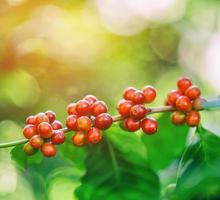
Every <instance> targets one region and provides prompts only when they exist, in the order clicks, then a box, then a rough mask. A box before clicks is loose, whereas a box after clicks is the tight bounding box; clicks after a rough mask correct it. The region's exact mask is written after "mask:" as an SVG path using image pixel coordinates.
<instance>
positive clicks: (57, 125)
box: [51, 120, 63, 130]
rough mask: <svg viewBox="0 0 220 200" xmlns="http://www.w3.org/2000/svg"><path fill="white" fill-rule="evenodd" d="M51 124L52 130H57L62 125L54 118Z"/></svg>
mask: <svg viewBox="0 0 220 200" xmlns="http://www.w3.org/2000/svg"><path fill="white" fill-rule="evenodd" d="M51 126H52V128H53V130H58V129H61V128H62V127H63V124H62V123H61V122H60V121H58V120H54V122H53V123H52V124H51Z"/></svg>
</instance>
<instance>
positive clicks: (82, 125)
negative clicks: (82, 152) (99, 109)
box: [76, 116, 92, 131]
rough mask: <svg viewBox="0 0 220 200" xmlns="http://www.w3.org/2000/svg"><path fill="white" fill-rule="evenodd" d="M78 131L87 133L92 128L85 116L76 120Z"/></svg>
mask: <svg viewBox="0 0 220 200" xmlns="http://www.w3.org/2000/svg"><path fill="white" fill-rule="evenodd" d="M76 124H77V129H78V130H79V131H88V130H89V129H90V128H91V126H92V121H91V119H89V118H88V117H87V116H81V117H79V118H78V119H77V120H76Z"/></svg>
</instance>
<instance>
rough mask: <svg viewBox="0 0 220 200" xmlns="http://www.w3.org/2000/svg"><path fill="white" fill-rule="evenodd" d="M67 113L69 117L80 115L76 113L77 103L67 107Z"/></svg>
mask: <svg viewBox="0 0 220 200" xmlns="http://www.w3.org/2000/svg"><path fill="white" fill-rule="evenodd" d="M66 111H67V113H68V114H69V115H78V113H77V112H76V103H70V104H69V105H68V106H67V107H66Z"/></svg>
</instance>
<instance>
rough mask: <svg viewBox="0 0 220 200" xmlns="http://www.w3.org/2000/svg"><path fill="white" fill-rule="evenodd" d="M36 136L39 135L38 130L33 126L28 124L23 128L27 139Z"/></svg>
mask: <svg viewBox="0 0 220 200" xmlns="http://www.w3.org/2000/svg"><path fill="white" fill-rule="evenodd" d="M36 134H37V128H36V126H34V125H32V124H28V125H26V126H25V127H24V128H23V135H24V137H26V138H27V139H30V138H32V137H33V136H34V135H36Z"/></svg>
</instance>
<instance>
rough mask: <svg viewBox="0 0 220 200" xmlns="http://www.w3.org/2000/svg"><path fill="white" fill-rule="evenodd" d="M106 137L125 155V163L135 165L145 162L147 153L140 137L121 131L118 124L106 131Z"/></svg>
mask: <svg viewBox="0 0 220 200" xmlns="http://www.w3.org/2000/svg"><path fill="white" fill-rule="evenodd" d="M106 136H107V137H108V139H109V140H110V141H111V142H112V143H113V144H114V147H115V148H116V149H117V150H118V151H120V152H121V153H122V154H124V155H125V157H124V158H125V159H126V160H127V161H131V162H133V163H136V164H137V165H138V164H140V163H146V162H147V151H146V148H145V145H144V143H143V142H142V141H141V135H140V134H138V133H133V132H132V133H131V132H126V131H124V130H122V129H121V128H120V127H119V125H118V124H115V125H113V126H112V127H111V128H110V129H109V130H107V131H106Z"/></svg>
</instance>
